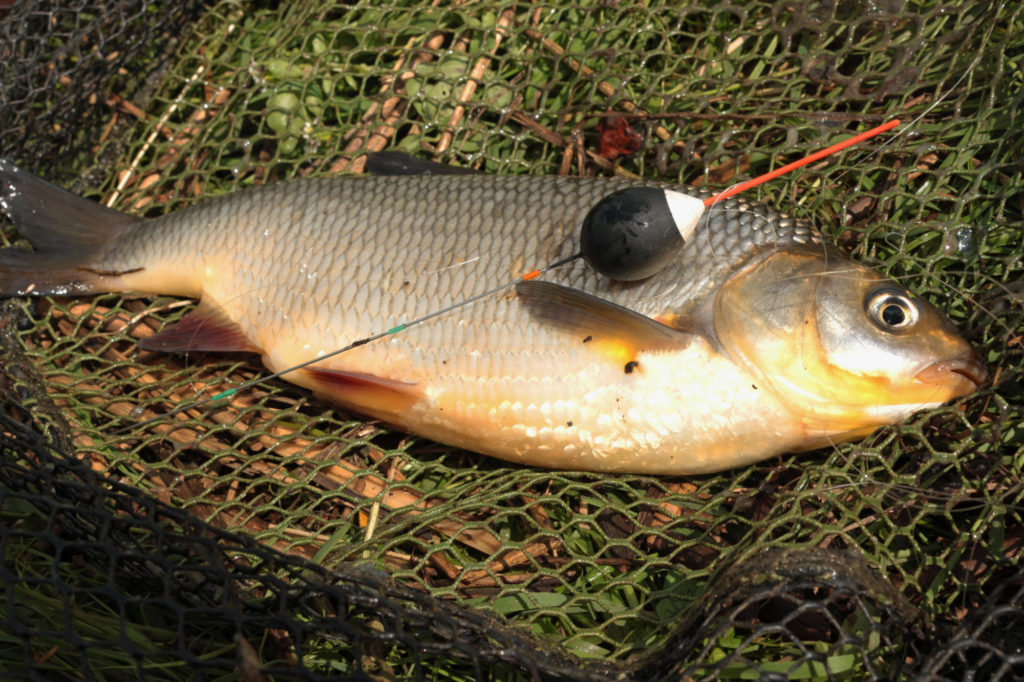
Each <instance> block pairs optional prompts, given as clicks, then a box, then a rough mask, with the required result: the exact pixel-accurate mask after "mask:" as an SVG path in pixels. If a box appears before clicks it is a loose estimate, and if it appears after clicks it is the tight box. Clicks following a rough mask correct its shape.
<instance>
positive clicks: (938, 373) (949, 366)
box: [917, 350, 988, 393]
mask: <svg viewBox="0 0 1024 682" xmlns="http://www.w3.org/2000/svg"><path fill="white" fill-rule="evenodd" d="M917 379H918V380H919V381H922V382H924V383H926V384H936V385H940V386H948V385H949V384H950V383H956V382H963V381H967V382H970V384H971V386H970V388H969V389H968V390H967V391H965V393H969V392H970V391H974V390H977V389H978V387H980V386H981V385H982V384H984V383H985V382H986V381H987V380H988V367H987V366H986V365H985V363H984V362H983V361H982V359H981V356H980V355H978V353H977V351H975V350H971V352H970V353H967V354H965V355H962V356H960V357H958V358H953V359H952V360H940V361H939V362H936V363H933V364H931V365H928V366H927V367H925V368H924V369H923V370H921V371H920V372H918V373H917Z"/></svg>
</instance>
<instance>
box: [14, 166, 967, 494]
mask: <svg viewBox="0 0 1024 682" xmlns="http://www.w3.org/2000/svg"><path fill="white" fill-rule="evenodd" d="M420 170H422V171H426V172H429V173H438V172H439V173H441V174H419V175H415V174H414V175H403V176H395V177H391V176H352V177H330V178H315V179H304V180H298V181H293V182H287V183H281V184H275V185H267V186H261V187H256V188H252V189H248V190H244V191H240V192H237V193H234V194H230V195H227V196H222V197H218V198H216V199H212V200H209V201H205V202H202V203H199V204H197V205H195V206H192V207H189V208H186V209H183V210H179V211H176V212H174V213H171V214H168V215H165V216H162V217H159V218H155V219H148V220H141V219H138V218H134V217H131V216H128V215H125V214H123V213H119V212H117V211H114V210H111V209H107V208H104V207H101V206H99V205H98V204H95V203H93V202H90V201H86V200H84V199H81V198H79V197H76V196H74V195H72V194H70V193H68V192H66V191H64V190H62V189H60V188H57V187H55V186H54V185H51V184H49V183H46V182H45V181H43V180H40V179H39V178H36V177H34V176H32V175H30V174H28V173H25V172H23V171H20V170H19V169H17V168H15V167H14V166H13V165H12V164H10V163H8V162H3V161H0V207H2V208H3V209H4V210H5V211H6V212H7V213H8V214H9V215H10V217H11V218H12V220H13V221H14V223H15V224H16V226H17V227H18V230H19V231H20V233H21V234H22V235H23V236H24V237H25V238H27V239H28V240H29V241H30V242H31V243H32V245H33V247H34V249H35V251H34V252H30V251H27V250H23V249H5V250H3V251H2V252H0V295H5V296H15V295H23V294H33V295H41V294H49V295H73V296H80V295H85V294H90V293H94V292H102V291H131V292H142V293H153V294H156V293H160V294H171V295H177V296H182V297H189V298H196V299H199V305H198V307H197V308H196V309H195V310H194V311H193V312H191V313H190V314H189V315H188V316H187V317H186V318H185V319H184V320H182V322H180V323H179V324H178V325H177V326H175V327H173V328H171V329H167V330H164V331H162V332H161V333H159V334H157V335H155V336H153V337H151V338H149V339H146V340H145V341H144V342H143V343H142V344H141V345H142V346H143V347H145V348H149V349H160V350H166V351H188V350H210V351H251V352H258V353H260V354H262V358H263V362H264V364H265V365H266V366H267V367H268V368H270V369H271V370H275V371H278V370H282V369H285V368H287V367H290V366H292V365H296V364H299V363H301V362H304V361H306V360H309V359H311V358H315V357H318V356H322V355H325V354H327V353H329V352H330V351H332V350H334V349H336V348H338V347H340V346H344V345H346V344H348V343H350V342H352V341H354V340H357V339H361V338H365V337H368V336H371V335H373V334H376V333H379V332H381V331H383V330H387V329H390V328H392V327H396V326H398V325H400V324H402V323H403V322H406V321H408V320H411V319H414V318H417V317H419V316H422V315H425V314H427V313H429V312H431V311H435V310H438V309H440V308H443V307H446V306H450V305H453V304H455V303H457V302H459V301H461V300H464V299H466V298H468V297H470V296H473V295H475V294H478V293H480V292H481V291H485V290H487V289H489V288H491V287H493V286H494V285H495V284H497V283H500V282H503V281H511V280H515V279H517V278H518V277H519V276H520V275H522V274H523V273H524V272H526V271H528V270H531V269H533V268H535V267H537V266H541V265H545V264H548V263H552V262H554V261H556V260H558V259H561V258H566V257H569V256H572V255H574V254H575V253H576V252H577V251H578V249H579V244H578V240H579V237H578V233H579V229H580V225H581V223H582V221H583V220H584V218H585V216H586V215H587V213H588V211H589V210H590V209H591V207H593V206H594V205H595V203H597V202H598V201H600V200H601V199H602V198H604V197H606V196H608V195H609V193H611V192H614V191H616V190H620V189H623V188H627V187H631V186H636V185H651V186H657V187H662V188H665V189H671V190H672V191H678V192H687V189H686V188H683V187H679V186H670V185H659V184H658V183H638V182H635V181H631V180H623V179H612V178H565V177H529V176H508V177H499V176H488V175H483V174H444V173H445V171H444V170H442V169H441V168H439V167H437V166H430V165H427V166H420V165H418V164H415V163H413V166H412V171H413V172H417V171H420ZM690 193H691V194H692V193H693V192H692V190H690ZM285 378H287V379H288V380H290V381H293V382H294V383H296V384H299V385H302V386H306V387H308V388H310V389H312V390H313V391H314V392H316V393H317V394H318V395H321V396H323V397H325V398H326V399H328V400H331V401H333V402H335V403H338V404H340V405H343V406H345V407H347V408H350V409H352V410H355V411H357V412H360V413H363V414H366V415H369V416H372V417H376V418H379V419H382V420H384V421H386V422H389V423H391V424H393V425H395V426H397V427H398V428H400V429H402V430H405V431H407V432H409V433H414V434H418V435H422V436H425V437H428V438H431V439H434V440H437V441H440V442H443V443H448V444H451V445H456V446H459V447H463V448H467V449H470V450H473V451H476V452H480V453H484V454H487V455H492V456H495V457H500V458H503V459H506V460H510V461H513V462H520V463H523V464H529V465H534V466H542V467H551V468H558V469H577V470H591V471H605V472H641V473H656V474H690V473H704V472H711V471H717V470H721V469H725V468H728V467H734V466H738V465H743V464H746V463H749V462H755V461H757V460H762V459H765V458H768V457H771V456H774V455H777V454H780V453H785V452H794V451H800V450H807V449H812V448H818V447H821V446H824V445H827V444H830V443H837V442H842V441H847V440H851V439H856V438H860V437H862V436H864V435H866V434H868V433H870V432H871V431H872V430H874V429H875V428H877V427H879V426H881V425H885V424H891V423H894V422H897V421H899V420H902V419H904V418H906V417H907V416H908V415H910V414H912V413H913V412H915V411H917V410H921V409H927V408H930V407H934V406H937V405H939V404H941V403H944V402H946V401H948V400H950V399H953V398H955V397H958V396H961V395H964V394H966V393H969V392H971V391H974V390H975V389H976V388H977V387H978V385H979V384H981V383H982V382H984V381H985V378H986V370H985V367H984V365H983V363H982V362H981V360H980V358H979V356H978V355H977V353H976V352H975V351H974V350H973V349H972V348H971V347H970V346H969V345H968V344H967V342H966V341H965V340H964V339H963V338H962V337H961V335H960V334H959V333H958V331H957V330H956V329H955V328H954V326H953V325H952V324H951V323H950V322H949V321H948V320H947V319H946V318H945V317H943V316H942V315H941V314H940V313H939V312H938V311H937V310H936V309H935V308H934V307H932V306H931V305H930V304H929V303H928V302H927V301H924V300H922V299H920V298H918V297H916V296H915V295H914V294H912V293H911V292H909V291H907V290H906V289H904V288H903V287H901V286H900V285H898V284H896V283H895V282H892V281H890V280H887V279H885V278H884V277H882V276H881V275H879V274H878V273H876V272H875V271H873V270H871V269H870V268H867V267H865V266H862V265H859V264H857V263H855V262H853V261H851V260H849V259H848V258H846V257H844V256H842V255H840V254H838V253H836V251H835V250H834V249H833V248H831V247H829V246H828V245H825V244H823V243H822V241H821V239H820V237H819V235H818V233H817V232H816V231H815V230H814V229H813V228H812V227H811V226H810V225H808V224H806V223H804V222H801V221H798V220H794V219H792V218H789V217H786V216H784V215H781V214H780V213H778V212H777V211H775V210H773V209H771V208H769V207H766V206H761V205H755V204H752V203H750V202H747V201H745V200H743V199H742V198H740V199H729V200H725V201H723V202H721V203H719V204H716V205H714V206H713V207H712V208H711V209H709V210H708V211H707V213H706V214H705V216H704V219H703V220H702V221H701V222H700V223H699V225H698V227H697V229H696V231H694V232H693V234H692V235H690V238H689V239H688V240H687V241H686V243H685V244H684V245H683V247H682V248H681V250H680V251H679V253H678V254H677V255H676V256H675V257H674V258H673V259H672V260H671V261H670V262H669V264H668V266H667V267H665V268H664V269H662V270H661V271H660V272H658V273H657V274H655V275H653V276H651V277H649V278H647V279H645V280H643V281H639V282H621V281H615V280H611V279H609V278H607V277H604V276H602V275H600V274H598V273H596V272H594V270H593V269H591V268H590V267H588V265H587V264H586V263H585V262H583V261H582V260H578V259H577V260H575V261H572V262H571V263H569V264H568V265H565V266H563V267H561V268H558V269H555V270H552V271H550V272H548V273H546V274H545V276H544V281H531V282H522V283H520V284H519V285H518V286H517V287H516V288H515V289H514V290H512V289H510V290H506V291H505V292H502V293H498V294H495V295H493V296H490V297H487V298H485V299H483V300H480V301H477V302H475V303H472V304H470V305H467V306H465V307H461V308H459V309H457V310H455V311H452V312H450V313H446V314H444V315H440V316H438V317H435V318H433V319H431V320H429V321H427V322H424V323H422V324H418V325H416V326H413V327H410V328H409V329H406V330H405V331H403V332H401V333H396V334H393V335H390V336H388V337H386V338H383V339H381V340H379V341H374V342H372V343H367V344H364V345H360V346H358V347H356V348H354V349H353V350H351V351H350V352H346V353H343V354H341V355H337V356H334V357H331V358H328V359H325V360H324V361H323V362H321V363H318V364H316V365H313V366H311V367H308V368H305V369H301V370H297V371H295V372H291V373H289V374H286V375H285Z"/></svg>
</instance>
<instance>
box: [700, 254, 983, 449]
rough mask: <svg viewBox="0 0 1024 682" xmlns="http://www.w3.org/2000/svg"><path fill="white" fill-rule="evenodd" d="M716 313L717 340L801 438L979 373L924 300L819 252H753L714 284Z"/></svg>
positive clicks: (841, 433)
mask: <svg viewBox="0 0 1024 682" xmlns="http://www.w3.org/2000/svg"><path fill="white" fill-rule="evenodd" d="M714 310H715V313H714V320H715V322H714V324H715V331H716V334H717V336H718V338H719V341H720V342H721V343H722V346H723V347H724V348H725V350H726V351H727V352H728V353H729V354H730V356H731V357H732V358H733V360H734V361H735V362H738V363H740V364H741V365H742V366H744V367H745V368H746V369H747V370H748V371H749V372H751V374H752V375H754V376H757V377H759V380H760V381H762V382H764V383H765V384H766V385H768V386H770V387H771V388H772V389H773V390H774V391H775V392H776V393H777V394H778V395H779V396H780V397H781V398H782V399H783V400H784V401H785V402H786V403H787V405H789V406H790V407H791V409H792V410H793V411H794V412H796V413H797V414H798V415H799V416H800V417H801V419H802V420H803V423H804V424H805V427H806V429H807V435H808V437H811V438H815V437H817V438H818V439H819V440H818V441H817V443H813V442H812V443H809V444H808V447H816V446H817V445H821V444H824V443H827V442H829V441H841V440H844V439H846V440H849V439H853V438H857V437H860V436H862V435H866V434H868V433H870V432H871V431H872V430H874V429H875V428H876V427H878V426H881V425H884V424H890V423H893V422H895V421H899V420H900V419H903V418H904V417H906V416H908V415H909V414H910V413H912V412H914V411H916V410H919V409H922V408H926V407H930V406H935V405H938V404H941V403H943V402H946V401H947V400H950V399H952V398H955V397H958V396H960V395H964V394H966V393H969V392H971V391H973V390H974V389H975V388H977V384H978V383H980V382H982V381H984V379H985V369H984V366H983V365H982V364H981V362H980V359H979V358H978V357H977V354H976V353H975V352H974V351H973V350H972V349H971V348H970V346H969V345H968V344H967V342H966V341H965V340H964V339H963V338H962V337H961V336H960V334H959V332H958V331H957V330H956V328H955V327H953V325H952V324H951V323H950V322H949V321H948V320H947V319H946V318H945V317H944V316H943V315H942V314H941V313H939V312H938V311H937V310H936V309H935V308H934V307H932V306H931V305H930V304H929V303H928V302H927V301H924V300H921V299H919V298H917V297H915V296H914V295H913V294H911V293H910V292H908V291H906V290H905V289H903V288H902V287H900V286H899V285H897V284H895V283H893V282H891V281H889V280H886V279H884V278H883V277H882V276H881V275H879V274H878V273H876V272H874V271H873V270H871V269H869V268H867V267H864V266H862V265H859V264H857V263H854V262H853V261H850V260H847V259H845V258H841V257H836V256H832V255H830V254H828V253H826V252H823V251H822V250H820V249H810V248H789V249H784V250H779V251H775V252H771V253H769V254H768V255H766V256H765V257H763V258H761V259H756V260H755V261H753V262H752V263H750V264H748V265H747V266H746V267H745V268H743V269H742V270H740V271H739V272H737V273H736V274H735V275H733V276H732V277H731V278H730V279H729V280H728V281H727V282H726V283H725V284H724V285H723V286H722V288H721V289H720V291H719V293H718V295H717V298H716V300H715V308H714Z"/></svg>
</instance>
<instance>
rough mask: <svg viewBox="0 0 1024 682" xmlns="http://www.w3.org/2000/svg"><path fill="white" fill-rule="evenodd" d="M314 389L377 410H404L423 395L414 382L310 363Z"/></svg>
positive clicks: (309, 375) (308, 373)
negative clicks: (326, 367) (312, 365)
mask: <svg viewBox="0 0 1024 682" xmlns="http://www.w3.org/2000/svg"><path fill="white" fill-rule="evenodd" d="M301 371H302V372H305V373H306V375H307V376H308V377H309V378H310V379H312V384H313V392H314V393H316V394H317V395H319V396H321V397H322V398H325V399H327V400H333V401H336V402H340V403H342V404H343V405H349V406H351V407H354V408H356V409H359V408H362V409H364V410H367V411H370V412H375V413H378V414H379V413H382V412H388V413H394V414H401V413H402V412H404V411H406V410H408V409H409V408H410V407H412V406H413V405H414V404H415V403H417V402H418V401H420V400H421V399H422V398H423V390H422V388H421V387H420V386H419V385H418V384H415V383H411V382H406V381H398V380H395V379H386V378H384V377H379V376H376V375H374V374H364V373H362V372H346V371H343V370H334V369H319V368H317V367H307V368H306V369H303V370H301Z"/></svg>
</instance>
